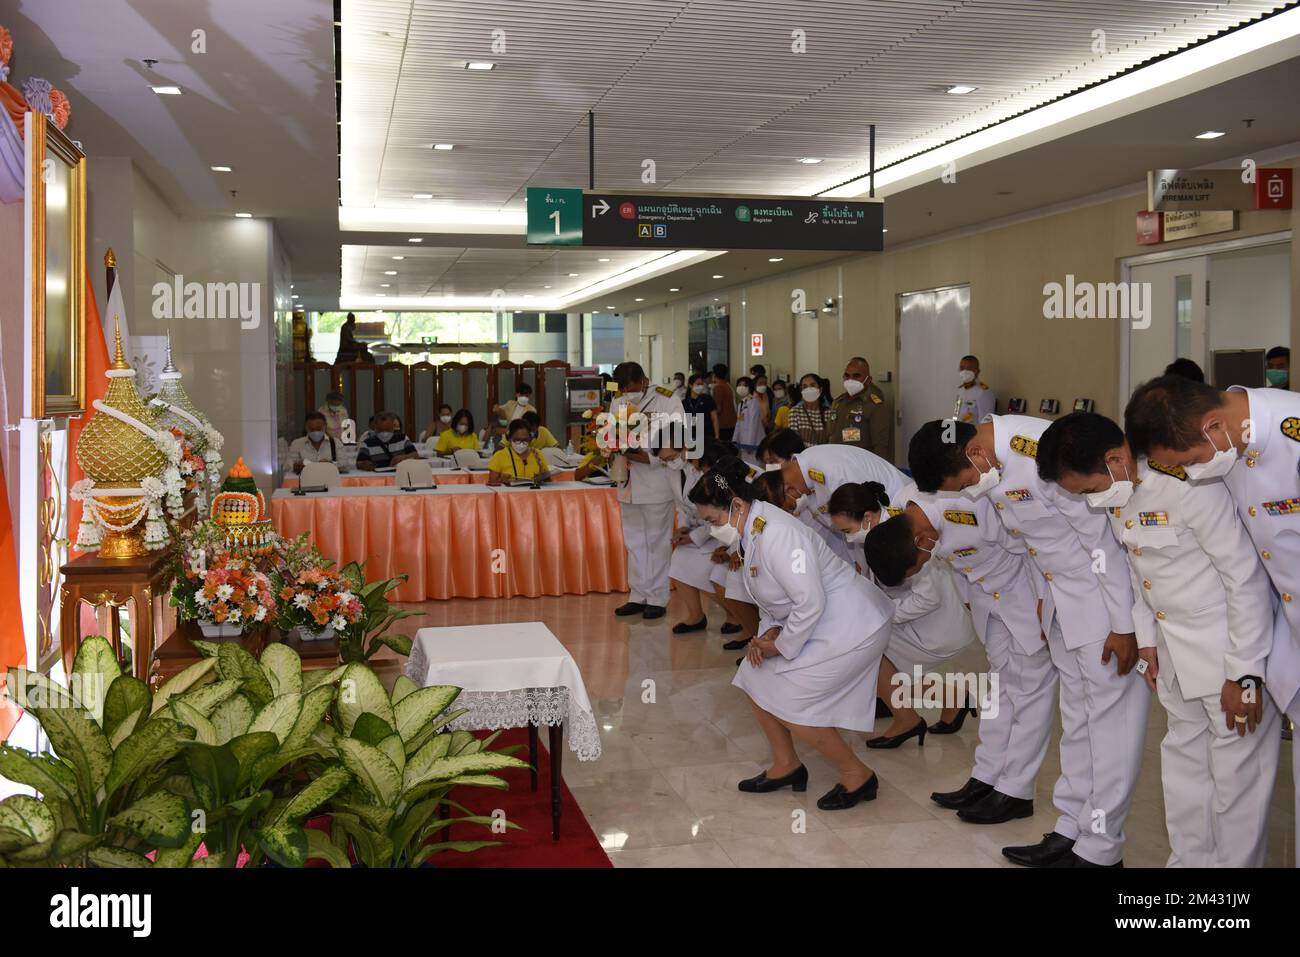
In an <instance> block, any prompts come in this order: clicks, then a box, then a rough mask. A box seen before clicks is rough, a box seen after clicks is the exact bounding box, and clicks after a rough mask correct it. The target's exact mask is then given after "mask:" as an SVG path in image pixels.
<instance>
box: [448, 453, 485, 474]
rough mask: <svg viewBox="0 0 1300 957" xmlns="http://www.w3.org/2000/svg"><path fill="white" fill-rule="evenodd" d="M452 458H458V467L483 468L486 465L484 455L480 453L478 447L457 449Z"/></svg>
mask: <svg viewBox="0 0 1300 957" xmlns="http://www.w3.org/2000/svg"><path fill="white" fill-rule="evenodd" d="M452 458H454V459H455V460H456V466H457V468H462V469H481V468H483V467H484V465H485V463H484V461H483V457H482V456H481V455H479V453H478V450H477V449H456V450H455V452H454V453H452Z"/></svg>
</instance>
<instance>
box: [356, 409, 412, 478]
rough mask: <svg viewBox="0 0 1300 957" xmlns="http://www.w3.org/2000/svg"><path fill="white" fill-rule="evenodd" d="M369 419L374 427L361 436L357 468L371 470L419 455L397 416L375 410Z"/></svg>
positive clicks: (386, 466)
mask: <svg viewBox="0 0 1300 957" xmlns="http://www.w3.org/2000/svg"><path fill="white" fill-rule="evenodd" d="M371 421H373V422H374V429H372V430H371V431H369V432H367V433H366V434H365V435H364V436H363V437H362V440H361V447H360V448H359V449H357V468H358V469H360V470H361V471H363V472H373V471H374V470H375V469H382V468H388V467H389V466H393V465H396V464H397V463H398V462H405V461H406V460H407V459H414V458H418V457H419V455H418V453H417V452H416V451H415V445H414V444H413V443H412V442H411V440H410V439H408V438H407V437H406V433H405V432H403V431H401V428H400V427H399V425H398V419H397V416H395V415H393V413H391V412H377V413H375V417H374V419H372V420H371Z"/></svg>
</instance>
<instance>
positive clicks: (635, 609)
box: [614, 601, 645, 618]
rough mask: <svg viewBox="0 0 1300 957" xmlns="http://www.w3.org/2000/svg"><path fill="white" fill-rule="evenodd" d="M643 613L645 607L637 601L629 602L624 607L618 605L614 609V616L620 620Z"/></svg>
mask: <svg viewBox="0 0 1300 957" xmlns="http://www.w3.org/2000/svg"><path fill="white" fill-rule="evenodd" d="M643 611H645V605H643V604H641V602H639V601H630V602H628V603H627V604H626V605H619V606H618V607H617V608H615V609H614V614H616V615H618V616H619V617H620V618H626V617H627V616H628V615H639V614H641V612H643Z"/></svg>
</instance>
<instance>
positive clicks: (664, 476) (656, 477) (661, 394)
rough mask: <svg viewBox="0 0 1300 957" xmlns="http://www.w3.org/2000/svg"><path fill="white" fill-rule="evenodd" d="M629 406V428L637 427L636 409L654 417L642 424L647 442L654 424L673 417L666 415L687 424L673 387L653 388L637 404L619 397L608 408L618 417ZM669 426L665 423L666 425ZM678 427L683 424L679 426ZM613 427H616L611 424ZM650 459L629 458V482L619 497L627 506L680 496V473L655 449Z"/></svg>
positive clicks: (642, 413)
mask: <svg viewBox="0 0 1300 957" xmlns="http://www.w3.org/2000/svg"><path fill="white" fill-rule="evenodd" d="M627 405H632V406H633V410H634V411H632V412H629V431H631V430H632V429H635V428H636V423H637V421H638V419H637V418H636V416H635V413H636V412H640V413H641V415H643V416H647V417H651V418H647V419H646V421H645V424H644V425H643V426H642V427H641V434H642V435H643V436H645V440H646V442H647V443H648V442H649V437H650V435H651V423H652V422H653V423H656V427H659V425H658V424H659V423H666V422H668V421H672V420H671V419H666V418H663V417H664V416H669V417H671V416H673V415H674V414H675V415H676V416H677V419H676V422H678V423H684V422H685V421H686V413H685V412H684V411H683V410H682V404H681V402H679V401H678V400H677V399H674V398H673V394H672V390H670V389H665V388H663V387H662V386H660V387H653V388H651V389H650V390H649V392H648V393H647V394H646V395H643V396H642V397H641V398H640V400H638V401H637V402H635V403H630V402H629V400H628V399H627V397H626V396H618V397H617V398H616V399H614V401H613V402H611V403H610V406H609V410H610V413H611V414H612V415H614V416H615V417H617V415H618V410H619V409H620V408H621V407H623V406H627ZM664 427H665V428H666V426H664ZM679 427H681V426H680V425H679ZM610 428H611V430H612V429H613V428H614V426H612V425H611V426H610ZM649 456H650V461H649V462H633V461H631V460H629V461H628V463H627V465H628V470H627V471H628V477H627V481H626V482H624V483H623V484H622V485H620V486H619V487H618V500H619V501H620V502H622V503H624V504H627V505H651V504H654V503H657V502H672V501H675V500H676V498H677V495H678V493H676V492H674V490H673V483H674V482H675V481H678V482H679V481H680V478H679V477H678V475H677V473H676V472H675V471H674V470H673V469H670V468H668V467H667V466H666V465H665V464H664V463H663V462H662V461H661V460H660V458H659V456H658V455H656V454H655V453H654V451H653V449H650V450H649Z"/></svg>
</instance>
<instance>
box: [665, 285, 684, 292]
mask: <svg viewBox="0 0 1300 957" xmlns="http://www.w3.org/2000/svg"><path fill="white" fill-rule="evenodd" d="M668 291H669V292H681V291H682V290H681V287H680V286H673V287H672V288H671V289H669V290H668Z"/></svg>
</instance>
